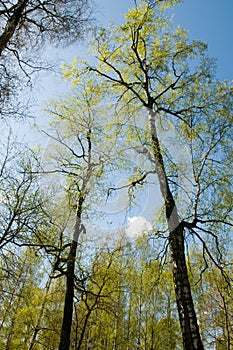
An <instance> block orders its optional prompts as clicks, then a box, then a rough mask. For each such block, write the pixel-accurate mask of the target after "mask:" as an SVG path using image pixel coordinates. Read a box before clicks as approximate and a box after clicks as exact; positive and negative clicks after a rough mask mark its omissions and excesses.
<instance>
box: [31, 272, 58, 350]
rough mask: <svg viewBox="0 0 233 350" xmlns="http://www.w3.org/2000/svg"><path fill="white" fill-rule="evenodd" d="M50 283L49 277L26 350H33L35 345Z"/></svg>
mask: <svg viewBox="0 0 233 350" xmlns="http://www.w3.org/2000/svg"><path fill="white" fill-rule="evenodd" d="M51 282H52V278H51V276H49V278H48V280H47V282H46V286H45V296H44V300H43V303H42V306H41V309H40V313H39V316H38V319H37V321H36V326H35V329H34V332H33V334H32V337H31V340H30V343H29V346H28V350H32V349H33V348H34V345H35V344H36V337H37V335H38V333H39V331H40V330H41V328H40V324H41V321H42V318H43V315H44V310H45V307H46V303H47V299H48V294H49V290H50V286H51Z"/></svg>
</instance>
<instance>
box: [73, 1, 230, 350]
mask: <svg viewBox="0 0 233 350" xmlns="http://www.w3.org/2000/svg"><path fill="white" fill-rule="evenodd" d="M173 3H174V1H167V2H158V3H157V2H155V4H148V2H146V1H141V2H138V4H137V6H136V7H135V8H133V9H131V10H130V11H129V13H128V14H127V15H125V21H124V23H123V24H122V25H120V26H115V27H113V28H112V29H111V30H107V29H104V28H100V29H97V30H96V31H95V36H94V39H93V44H92V49H93V53H94V56H95V58H96V60H95V61H94V62H93V61H92V62H91V64H90V63H88V62H86V63H84V64H83V65H81V64H79V65H78V67H77V68H74V65H73V66H71V67H70V68H68V69H67V72H68V73H67V74H70V75H71V76H72V75H73V79H74V83H75V80H76V81H78V79H79V77H82V76H83V75H84V76H85V74H90V72H91V73H92V74H93V79H97V80H98V81H101V82H102V83H103V84H104V88H105V94H106V99H107V96H108V97H109V101H110V102H112V103H116V108H115V109H116V111H117V119H116V120H115V123H114V122H113V123H112V131H113V132H116V130H118V131H117V132H118V133H120V134H121V137H122V138H125V140H126V141H127V142H128V144H129V145H132V139H133V145H134V147H133V149H134V151H136V152H135V156H137V155H136V154H140V155H144V157H145V158H147V160H149V161H150V164H151V169H150V171H149V173H150V174H151V172H152V171H154V172H155V174H156V175H155V177H156V179H157V181H158V183H159V188H160V192H161V196H162V198H163V218H164V220H165V221H164V222H166V224H165V225H163V232H167V241H168V243H169V251H170V257H171V260H172V263H173V279H174V288H175V294H176V303H177V308H178V313H179V320H180V326H181V330H182V336H183V346H184V349H186V350H194V349H199V350H201V349H203V344H202V340H201V335H200V331H199V326H198V322H197V315H196V312H195V307H194V303H193V299H192V294H191V286H190V281H189V276H188V271H187V264H186V250H185V242H186V243H187V244H188V243H189V239H188V237H190V236H192V237H193V239H194V240H198V241H199V247H201V248H202V251H203V270H204V269H205V268H207V267H208V261H209V260H211V261H213V262H214V263H215V264H216V265H217V266H218V268H219V269H220V270H221V271H222V273H224V259H223V258H222V254H221V249H222V248H223V245H224V239H223V237H224V234H225V233H226V232H227V230H229V229H230V230H231V228H232V221H231V210H232V207H231V203H230V202H231V201H230V197H229V187H230V186H231V183H230V179H231V176H232V172H231V170H232V166H231V160H230V152H231V147H232V142H231V140H232V127H231V125H232V87H231V86H230V85H229V84H228V83H227V82H220V81H217V79H216V78H215V76H214V68H213V65H212V61H211V59H209V58H208V57H207V55H206V48H207V46H206V44H204V43H202V42H200V41H192V42H190V41H189V39H188V35H187V32H186V30H184V29H183V28H181V27H178V28H173V26H172V23H171V20H170V19H169V18H168V17H167V13H166V10H167V8H168V7H169V6H171V5H172V4H173ZM154 5H156V6H154ZM100 88H101V86H100ZM171 124H172V125H174V127H175V130H177V131H178V132H179V135H180V139H181V140H182V144H183V145H184V147H187V149H188V151H189V155H190V160H191V174H185V166H184V165H183V168H182V166H181V165H180V162H178V161H175V160H174V159H171V157H170V154H171V150H172V147H173V145H172V144H170V145H169V146H168V145H167V144H164V133H162V132H161V129H159V125H163V127H164V128H165V129H166V128H168V127H169V125H171ZM127 125H130V127H128V128H127ZM142 125H143V128H142ZM124 131H125V132H124ZM176 141H177V140H175V142H176ZM144 170H145V169H141V176H138V175H137V176H136V175H135V174H134V179H133V181H132V182H131V183H130V184H129V186H131V188H135V187H137V185H139V184H140V185H141V184H142V183H143V182H145V181H146V178H147V174H148V172H145V171H144ZM178 172H180V173H183V178H187V179H188V181H189V182H190V183H191V184H192V190H191V191H190V193H188V191H187V189H186V188H185V184H181V183H179V182H178V181H177V176H178V175H177V174H178ZM183 185H184V186H183ZM179 190H181V191H183V196H184V197H185V196H188V197H189V205H188V206H187V207H186V210H185V214H184V215H180V212H181V210H182V203H179V201H178V199H177V191H179ZM160 227H161V226H160Z"/></svg>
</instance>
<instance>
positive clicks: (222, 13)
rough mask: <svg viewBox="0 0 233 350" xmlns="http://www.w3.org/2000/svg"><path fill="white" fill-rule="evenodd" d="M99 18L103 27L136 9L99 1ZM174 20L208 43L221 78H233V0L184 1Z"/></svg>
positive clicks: (120, 1)
mask: <svg viewBox="0 0 233 350" xmlns="http://www.w3.org/2000/svg"><path fill="white" fill-rule="evenodd" d="M95 3H96V4H97V8H96V15H97V17H98V20H99V21H100V22H102V23H103V24H104V25H105V24H107V23H108V21H110V20H114V21H121V18H122V15H123V14H124V13H126V12H127V11H128V9H129V8H130V7H132V6H134V1H133V0H117V1H111V0H96V1H95ZM173 12H174V14H175V18H174V21H175V23H177V24H180V25H182V26H183V27H184V28H185V29H187V30H189V34H190V38H191V39H198V40H203V41H205V42H206V43H207V44H208V50H209V51H208V52H209V55H210V56H211V57H214V58H216V59H217V76H218V78H219V79H227V80H232V79H233V38H232V34H233V0H221V1H219V0H184V1H183V2H182V4H181V5H179V6H176V7H175V8H174V10H173Z"/></svg>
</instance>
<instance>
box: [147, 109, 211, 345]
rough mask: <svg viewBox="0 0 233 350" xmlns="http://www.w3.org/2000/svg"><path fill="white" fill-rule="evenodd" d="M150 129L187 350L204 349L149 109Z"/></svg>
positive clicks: (179, 230)
mask: <svg viewBox="0 0 233 350" xmlns="http://www.w3.org/2000/svg"><path fill="white" fill-rule="evenodd" d="M148 113H149V127H150V133H151V140H152V146H153V155H154V159H155V164H156V169H155V170H156V173H157V176H158V180H159V185H160V190H161V193H162V197H163V199H164V204H165V210H166V219H167V223H168V229H169V238H170V252H171V257H172V263H173V279H174V284H175V294H176V303H177V308H178V313H179V320H180V326H181V331H182V337H183V347H184V350H203V349H204V348H203V345H202V341H201V336H200V332H199V327H198V323H197V318H196V313H195V309H194V305H193V299H192V294H191V288H190V283H189V277H188V271H187V265H186V259H185V246H184V226H183V225H182V221H181V220H180V218H179V215H178V212H177V207H176V204H175V200H174V198H173V195H172V193H171V191H170V188H169V184H168V179H167V176H166V171H165V167H164V162H163V157H162V152H161V149H160V144H159V140H158V136H157V130H156V126H155V113H154V112H153V111H152V108H151V109H149V110H148Z"/></svg>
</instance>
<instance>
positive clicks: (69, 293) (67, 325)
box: [59, 240, 78, 350]
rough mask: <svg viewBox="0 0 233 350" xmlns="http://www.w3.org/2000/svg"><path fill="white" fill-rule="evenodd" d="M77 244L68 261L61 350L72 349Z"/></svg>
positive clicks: (73, 247) (73, 242) (74, 245)
mask: <svg viewBox="0 0 233 350" xmlns="http://www.w3.org/2000/svg"><path fill="white" fill-rule="evenodd" d="M77 244H78V242H77V241H76V240H73V241H72V244H71V247H70V252H69V256H68V261H67V271H66V296H65V305H64V311H63V321H62V330H61V336H60V344H59V350H69V347H70V334H71V327H72V315H73V299H74V268H75V258H76V251H77Z"/></svg>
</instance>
